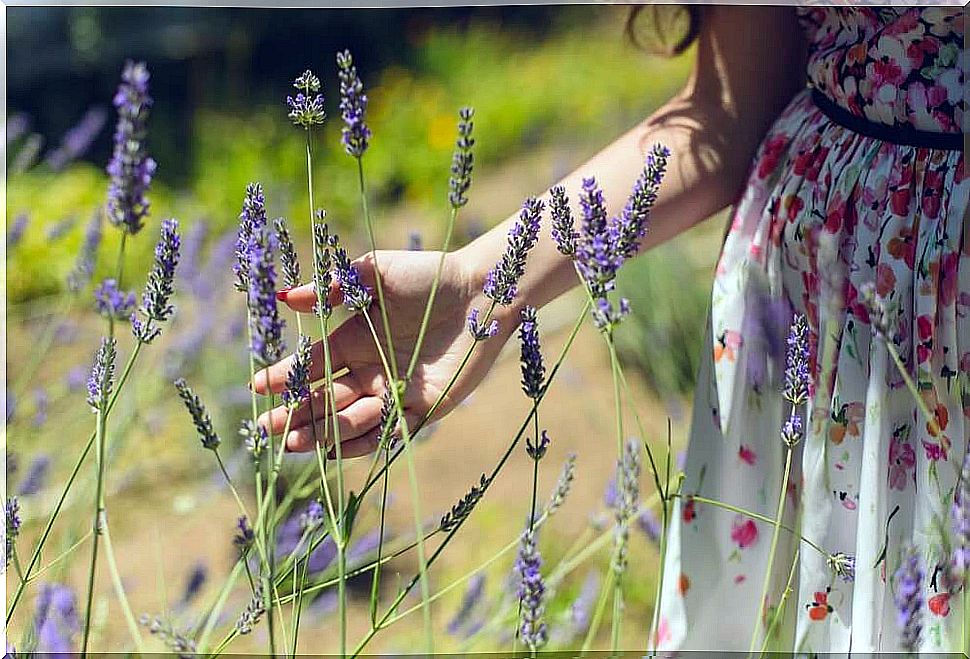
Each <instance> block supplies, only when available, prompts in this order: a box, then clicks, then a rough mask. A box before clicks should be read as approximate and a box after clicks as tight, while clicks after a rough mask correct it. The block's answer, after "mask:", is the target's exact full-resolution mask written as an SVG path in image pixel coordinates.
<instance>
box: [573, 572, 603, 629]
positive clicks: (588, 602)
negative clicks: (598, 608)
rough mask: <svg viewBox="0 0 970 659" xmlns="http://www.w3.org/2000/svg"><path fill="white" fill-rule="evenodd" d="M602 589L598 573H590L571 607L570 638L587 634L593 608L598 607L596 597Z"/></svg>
mask: <svg viewBox="0 0 970 659" xmlns="http://www.w3.org/2000/svg"><path fill="white" fill-rule="evenodd" d="M599 589H600V577H599V574H597V573H596V572H590V573H589V574H588V575H587V576H586V580H585V581H583V587H582V588H581V589H580V591H579V594H578V595H577V596H576V599H574V600H573V603H572V604H570V605H569V626H570V632H571V633H570V638H575V637H576V636H579V635H580V634H585V633H586V630H587V628H589V623H590V619H591V617H592V613H593V607H594V606H595V605H596V595H597V593H599Z"/></svg>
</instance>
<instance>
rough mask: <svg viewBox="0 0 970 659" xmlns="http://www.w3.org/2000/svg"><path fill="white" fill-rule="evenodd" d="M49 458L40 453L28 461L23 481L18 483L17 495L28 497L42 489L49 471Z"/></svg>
mask: <svg viewBox="0 0 970 659" xmlns="http://www.w3.org/2000/svg"><path fill="white" fill-rule="evenodd" d="M50 466H51V457H50V456H49V455H48V454H46V453H41V454H39V455H38V456H36V457H35V458H34V459H33V460H31V461H30V466H28V467H27V473H26V474H24V479H23V480H22V481H20V487H18V488H17V493H18V494H19V495H20V496H24V497H26V496H30V495H31V494H37V493H38V492H40V491H41V489H42V488H43V487H44V484H45V482H46V480H47V472H48V471H49V470H50Z"/></svg>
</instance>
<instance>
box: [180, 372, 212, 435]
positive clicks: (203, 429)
mask: <svg viewBox="0 0 970 659" xmlns="http://www.w3.org/2000/svg"><path fill="white" fill-rule="evenodd" d="M175 388H176V389H177V390H178V394H179V398H181V399H182V402H183V403H185V408H186V409H187V410H188V411H189V415H190V416H191V417H192V423H194V424H195V429H196V431H198V433H199V440H200V441H201V442H202V447H203V448H207V449H209V450H211V451H215V450H216V449H217V448H219V444H220V441H219V435H218V434H216V431H215V429H214V428H213V427H212V417H210V416H209V412H208V411H206V409H205V405H203V404H202V399H200V398H199V397H198V395H196V393H195V392H194V391H192V388H191V387H189V385H188V383H187V382H186V381H185V379H184V378H179V379H178V380H176V381H175Z"/></svg>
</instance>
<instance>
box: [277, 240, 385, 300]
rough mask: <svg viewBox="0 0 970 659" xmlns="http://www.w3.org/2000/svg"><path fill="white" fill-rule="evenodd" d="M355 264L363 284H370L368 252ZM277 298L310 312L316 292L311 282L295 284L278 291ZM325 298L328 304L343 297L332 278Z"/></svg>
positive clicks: (370, 262) (370, 264) (370, 271)
mask: <svg viewBox="0 0 970 659" xmlns="http://www.w3.org/2000/svg"><path fill="white" fill-rule="evenodd" d="M353 263H354V265H356V266H357V270H358V271H359V272H360V276H361V279H362V280H363V282H364V283H365V284H368V285H371V279H372V273H373V271H374V268H373V265H372V264H373V260H372V259H371V257H370V255H369V254H366V255H364V256H362V257H360V258H358V259H357V260H356V261H354V262H353ZM276 297H277V299H279V301H280V302H282V303H283V304H285V305H286V306H288V307H289V308H290V309H292V310H293V311H297V312H300V313H310V312H312V311H313V307H314V305H315V304H316V303H317V294H316V291H314V288H313V284H304V285H303V286H297V287H296V288H290V289H287V290H284V291H280V292H279V293H277V294H276ZM327 299H328V301H329V302H330V304H334V305H336V304H340V302H341V301H342V299H343V297H342V296H341V295H340V284H339V283H337V281H336V280H334V281H333V282H332V283H331V284H330V291H329V293H328V295H327Z"/></svg>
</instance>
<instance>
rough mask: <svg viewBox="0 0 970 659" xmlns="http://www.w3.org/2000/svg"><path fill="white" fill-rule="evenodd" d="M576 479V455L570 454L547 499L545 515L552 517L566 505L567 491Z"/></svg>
mask: <svg viewBox="0 0 970 659" xmlns="http://www.w3.org/2000/svg"><path fill="white" fill-rule="evenodd" d="M575 478H576V454H575V453H570V454H569V455H568V456H567V457H566V462H565V464H563V466H562V471H561V472H559V480H557V481H556V489H555V490H553V493H552V496H551V497H550V498H549V504H548V505H547V506H546V514H547V515H554V514H556V511H557V510H559V509H560V508H562V506H563V504H564V503H566V497H567V496H569V491H570V490H571V489H572V486H573V480H575Z"/></svg>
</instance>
